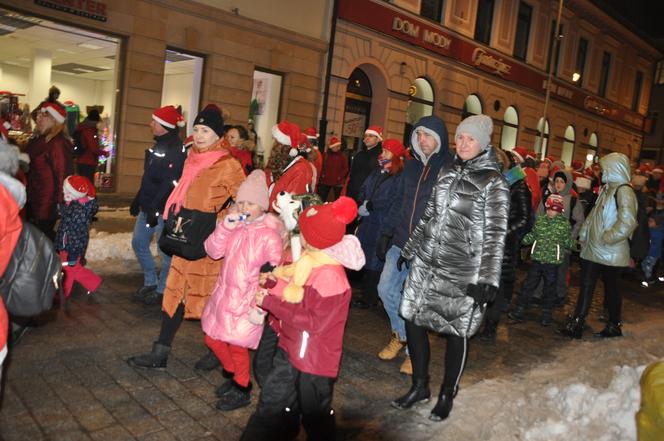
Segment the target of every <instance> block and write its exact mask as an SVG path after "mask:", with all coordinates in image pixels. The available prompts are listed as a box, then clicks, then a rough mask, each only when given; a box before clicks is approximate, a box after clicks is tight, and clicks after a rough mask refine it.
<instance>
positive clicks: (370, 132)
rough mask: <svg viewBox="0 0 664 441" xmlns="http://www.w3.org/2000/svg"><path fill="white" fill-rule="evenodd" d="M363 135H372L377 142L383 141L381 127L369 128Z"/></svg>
mask: <svg viewBox="0 0 664 441" xmlns="http://www.w3.org/2000/svg"><path fill="white" fill-rule="evenodd" d="M364 134H365V135H373V136H375V137H377V138H378V140H379V141H382V140H383V128H382V127H381V126H369V127H367V129H366V130H365V131H364Z"/></svg>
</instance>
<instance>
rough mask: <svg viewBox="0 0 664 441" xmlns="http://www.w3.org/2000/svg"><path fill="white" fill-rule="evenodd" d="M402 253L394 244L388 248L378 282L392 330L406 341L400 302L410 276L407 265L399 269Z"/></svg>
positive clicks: (379, 293) (379, 294) (380, 295)
mask: <svg viewBox="0 0 664 441" xmlns="http://www.w3.org/2000/svg"><path fill="white" fill-rule="evenodd" d="M400 255H401V248H398V247H396V246H394V245H392V246H391V247H390V249H389V250H387V255H386V256H385V265H384V266H383V272H382V273H381V274H380V281H379V282H378V296H379V297H380V299H381V300H382V301H383V307H384V308H385V312H387V316H388V317H389V319H390V326H391V327H392V331H393V332H396V333H397V335H399V340H401V341H406V324H405V323H404V320H403V319H402V318H401V316H400V315H399V304H400V303H401V292H402V291H403V284H404V282H405V281H406V277H408V270H407V269H406V268H405V267H404V269H403V270H402V271H399V270H398V269H397V260H398V259H399V256H400Z"/></svg>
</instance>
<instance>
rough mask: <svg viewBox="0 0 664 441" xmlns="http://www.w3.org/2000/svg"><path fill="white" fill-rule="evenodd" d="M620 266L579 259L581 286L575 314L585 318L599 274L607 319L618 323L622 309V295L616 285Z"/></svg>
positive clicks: (620, 269) (620, 270)
mask: <svg viewBox="0 0 664 441" xmlns="http://www.w3.org/2000/svg"><path fill="white" fill-rule="evenodd" d="M621 272H622V267H615V266H608V265H602V264H599V263H595V262H591V261H589V260H585V259H581V288H580V289H579V297H578V299H577V301H576V316H577V317H581V318H584V319H585V318H586V316H587V315H588V311H589V310H590V305H591V304H592V301H593V294H594V292H595V285H596V284H597V279H599V277H600V275H601V276H602V282H604V305H605V306H606V307H607V308H608V310H609V321H610V322H611V323H619V322H620V320H621V317H620V315H621V311H622V296H621V295H620V290H619V287H618V281H619V280H620V273H621Z"/></svg>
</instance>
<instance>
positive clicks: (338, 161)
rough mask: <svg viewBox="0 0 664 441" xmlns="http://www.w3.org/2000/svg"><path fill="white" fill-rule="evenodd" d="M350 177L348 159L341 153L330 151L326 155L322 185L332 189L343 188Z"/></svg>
mask: <svg viewBox="0 0 664 441" xmlns="http://www.w3.org/2000/svg"><path fill="white" fill-rule="evenodd" d="M347 176H348V157H346V155H345V154H344V153H342V152H341V151H338V152H333V151H332V150H329V151H328V152H327V153H325V164H324V165H323V174H322V176H321V178H320V183H321V184H322V185H329V186H332V187H337V186H339V187H340V186H342V185H344V182H345V181H346V177H347Z"/></svg>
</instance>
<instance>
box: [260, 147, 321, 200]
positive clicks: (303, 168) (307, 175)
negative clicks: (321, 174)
mask: <svg viewBox="0 0 664 441" xmlns="http://www.w3.org/2000/svg"><path fill="white" fill-rule="evenodd" d="M313 179H314V169H313V167H312V166H311V163H310V162H309V161H307V160H306V159H305V158H303V157H302V156H298V157H296V158H295V159H294V160H293V161H291V163H290V164H288V166H286V170H285V171H284V173H283V174H282V175H281V177H280V178H279V179H278V180H277V182H275V183H274V186H273V187H272V189H271V190H270V207H272V202H274V201H275V199H277V195H278V194H279V192H281V191H287V192H289V193H293V194H302V193H308V192H312V191H314V188H313V184H314V183H313Z"/></svg>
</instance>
